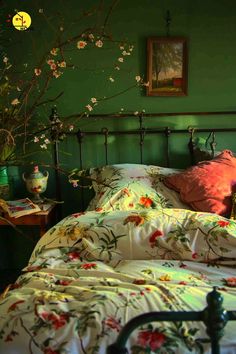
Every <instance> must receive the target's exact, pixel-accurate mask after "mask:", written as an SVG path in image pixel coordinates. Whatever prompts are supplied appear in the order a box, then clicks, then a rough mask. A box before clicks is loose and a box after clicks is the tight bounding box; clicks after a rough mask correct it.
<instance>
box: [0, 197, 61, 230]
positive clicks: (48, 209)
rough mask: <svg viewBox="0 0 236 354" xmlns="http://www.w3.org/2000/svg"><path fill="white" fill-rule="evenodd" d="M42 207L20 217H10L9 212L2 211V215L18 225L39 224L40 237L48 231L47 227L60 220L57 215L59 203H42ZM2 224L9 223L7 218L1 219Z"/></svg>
mask: <svg viewBox="0 0 236 354" xmlns="http://www.w3.org/2000/svg"><path fill="white" fill-rule="evenodd" d="M40 207H41V208H42V210H41V211H39V212H37V213H34V214H29V215H24V216H20V217H19V218H11V217H9V215H8V213H7V212H4V211H0V216H2V217H4V218H5V219H7V220H9V221H10V222H11V223H12V224H14V225H16V226H18V225H26V226H39V230H40V232H39V235H40V237H41V236H43V234H44V233H45V232H46V231H47V229H48V228H49V227H50V226H51V225H53V224H55V223H56V222H57V221H58V217H57V209H58V208H57V207H58V205H57V204H54V203H51V204H49V203H47V204H42V205H41V206H40ZM0 225H9V224H8V223H7V221H6V220H3V219H0Z"/></svg>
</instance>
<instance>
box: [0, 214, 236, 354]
mask: <svg viewBox="0 0 236 354" xmlns="http://www.w3.org/2000/svg"><path fill="white" fill-rule="evenodd" d="M235 242H236V223H235V222H234V221H231V220H228V219H225V218H223V217H220V216H216V215H213V214H209V213H196V212H192V211H188V210H178V209H173V210H170V209H163V210H162V211H160V210H158V211H155V210H152V211H146V212H145V214H144V212H137V211H133V212H132V211H125V212H124V211H122V212H121V211H120V212H110V213H99V212H85V213H77V214H73V215H71V216H69V217H67V218H65V219H64V220H62V221H61V222H60V223H58V224H57V225H56V226H55V227H53V228H52V229H50V230H49V231H48V232H47V233H46V234H45V235H44V237H43V238H42V239H41V240H40V241H39V243H38V244H37V246H36V248H35V250H34V252H33V253H32V257H31V259H30V262H29V265H28V266H27V267H26V268H25V269H24V273H23V275H21V276H20V277H19V278H18V280H17V282H16V283H15V285H14V289H12V290H11V291H9V292H8V294H7V296H6V297H5V298H4V299H3V300H2V301H1V302H0V353H2V354H3V353H4V354H13V353H17V354H26V353H34V354H39V353H40V354H41V353H44V354H65V353H70V354H77V353H83V354H85V353H87V354H90V353H91V354H95V353H99V354H103V353H105V352H106V348H107V346H108V345H109V344H111V343H113V342H114V341H115V340H116V338H117V335H118V333H119V332H120V330H121V328H122V327H123V326H124V324H125V323H127V322H128V320H129V319H131V318H133V317H134V316H136V315H138V314H141V313H144V312H149V311H158V310H160V311H169V310H170V311H183V310H195V311H196V310H202V309H203V308H204V307H205V306H206V302H205V301H206V300H205V296H206V294H207V293H208V292H209V291H211V289H212V287H213V286H218V287H219V290H220V291H221V292H222V294H223V296H224V307H225V308H226V309H227V310H233V309H235V307H236V305H235V304H236V278H235V273H236V269H235V266H236V247H235V246H236V245H235ZM235 329H236V323H235V322H231V323H230V322H229V323H228V324H227V326H226V329H225V336H224V339H223V340H222V342H221V345H222V348H223V350H222V353H224V354H233V353H236V341H235ZM205 339H206V333H205V327H204V325H203V324H199V323H194V322H192V323H189V322H186V323H185V324H183V323H177V324H167V323H164V324H159V323H157V322H153V323H152V324H151V325H146V326H143V327H142V328H140V329H138V330H137V331H135V332H134V333H133V335H132V336H131V338H130V341H129V343H128V347H129V349H130V352H132V353H133V354H141V353H146V352H147V353H151V352H154V353H179V354H180V353H181V354H184V353H200V352H201V351H202V352H204V353H210V349H209V348H210V345H209V343H205V341H204V340H205Z"/></svg>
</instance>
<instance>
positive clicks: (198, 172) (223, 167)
mask: <svg viewBox="0 0 236 354" xmlns="http://www.w3.org/2000/svg"><path fill="white" fill-rule="evenodd" d="M164 183H165V185H166V186H167V187H169V188H171V189H174V190H175V191H177V192H179V193H180V198H181V200H182V201H183V202H184V203H187V204H189V205H191V207H192V208H193V209H194V210H198V211H205V212H212V213H216V214H220V215H224V216H228V215H229V214H230V210H231V205H232V202H231V195H232V194H233V193H234V192H236V158H235V157H233V153H232V152H231V151H229V150H224V151H222V153H221V154H220V155H218V156H217V157H215V158H214V159H213V160H211V161H204V162H200V163H198V164H197V165H196V166H193V167H190V168H188V169H187V170H185V171H184V172H182V173H178V174H176V175H172V176H167V177H166V178H165V180H164Z"/></svg>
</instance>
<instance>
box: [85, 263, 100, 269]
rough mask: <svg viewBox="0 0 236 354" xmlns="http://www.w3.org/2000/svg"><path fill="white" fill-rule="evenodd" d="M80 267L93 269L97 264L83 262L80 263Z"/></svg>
mask: <svg viewBox="0 0 236 354" xmlns="http://www.w3.org/2000/svg"><path fill="white" fill-rule="evenodd" d="M81 268H83V269H91V268H92V269H94V268H97V264H96V263H85V264H82V266H81Z"/></svg>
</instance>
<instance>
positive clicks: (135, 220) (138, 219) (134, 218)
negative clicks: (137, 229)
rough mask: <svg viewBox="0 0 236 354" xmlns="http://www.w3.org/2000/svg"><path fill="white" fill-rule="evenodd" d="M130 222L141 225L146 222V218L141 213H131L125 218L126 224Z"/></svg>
mask: <svg viewBox="0 0 236 354" xmlns="http://www.w3.org/2000/svg"><path fill="white" fill-rule="evenodd" d="M128 222H133V223H134V224H135V226H139V225H142V224H143V223H144V218H143V217H142V216H140V215H130V216H127V218H126V219H125V220H124V225H126V224H128Z"/></svg>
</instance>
